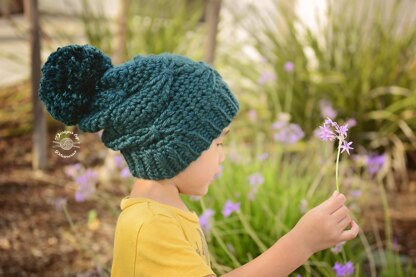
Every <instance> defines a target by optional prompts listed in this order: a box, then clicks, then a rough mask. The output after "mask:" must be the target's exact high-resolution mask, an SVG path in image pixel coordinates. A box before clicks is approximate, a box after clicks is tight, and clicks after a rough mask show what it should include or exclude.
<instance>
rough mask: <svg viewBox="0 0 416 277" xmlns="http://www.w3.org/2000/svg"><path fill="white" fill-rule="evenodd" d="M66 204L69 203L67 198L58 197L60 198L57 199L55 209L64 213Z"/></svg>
mask: <svg viewBox="0 0 416 277" xmlns="http://www.w3.org/2000/svg"><path fill="white" fill-rule="evenodd" d="M66 203H67V199H66V198H62V197H58V198H56V199H55V201H54V203H53V204H54V206H55V209H56V210H57V211H62V210H63V209H64V206H65V205H66Z"/></svg>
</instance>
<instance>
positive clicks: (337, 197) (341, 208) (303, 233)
mask: <svg viewBox="0 0 416 277" xmlns="http://www.w3.org/2000/svg"><path fill="white" fill-rule="evenodd" d="M345 201H346V198H345V196H344V195H343V194H342V193H338V192H337V191H335V192H334V193H333V194H332V196H331V197H330V198H329V199H327V200H325V201H324V202H323V203H322V204H320V205H318V206H316V207H314V208H313V209H311V210H309V211H308V212H307V213H306V214H305V215H304V216H303V217H302V218H301V219H300V220H299V221H298V223H297V224H296V226H295V227H294V228H293V229H292V231H293V232H294V233H296V234H297V236H296V237H297V238H298V239H299V240H301V241H302V242H303V243H304V244H305V247H307V248H308V250H309V251H310V252H311V253H316V252H318V251H321V250H324V249H327V248H330V247H333V246H335V245H336V244H338V243H340V242H342V241H347V240H351V239H353V238H355V237H356V236H357V234H358V231H359V227H358V225H357V223H356V222H355V221H354V220H352V219H351V217H350V216H349V210H348V208H347V207H346V206H345V205H344V204H345ZM350 225H351V229H350V230H344V229H345V228H346V227H347V226H350Z"/></svg>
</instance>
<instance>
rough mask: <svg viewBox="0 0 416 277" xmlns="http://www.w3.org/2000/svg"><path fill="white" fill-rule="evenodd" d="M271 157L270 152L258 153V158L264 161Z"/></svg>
mask: <svg viewBox="0 0 416 277" xmlns="http://www.w3.org/2000/svg"><path fill="white" fill-rule="evenodd" d="M268 157H269V153H267V152H264V153H263V154H260V155H257V159H258V160H259V161H264V160H265V159H267V158H268Z"/></svg>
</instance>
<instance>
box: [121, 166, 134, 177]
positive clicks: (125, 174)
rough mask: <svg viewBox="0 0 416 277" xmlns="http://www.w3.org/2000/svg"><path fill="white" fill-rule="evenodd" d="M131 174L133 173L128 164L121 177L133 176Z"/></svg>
mask: <svg viewBox="0 0 416 277" xmlns="http://www.w3.org/2000/svg"><path fill="white" fill-rule="evenodd" d="M131 176H132V175H131V173H130V170H129V168H128V167H127V166H126V167H125V168H123V169H122V170H121V172H120V177H121V178H128V177H131Z"/></svg>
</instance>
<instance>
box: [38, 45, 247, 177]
mask: <svg viewBox="0 0 416 277" xmlns="http://www.w3.org/2000/svg"><path fill="white" fill-rule="evenodd" d="M39 97H40V99H41V101H42V102H43V103H44V105H45V107H46V109H47V111H48V112H49V113H50V114H51V116H52V117H53V118H55V119H56V120H59V121H61V122H63V123H64V124H66V125H78V126H79V128H80V130H82V131H84V132H98V131H100V130H102V129H103V133H102V136H101V139H102V141H103V143H104V144H105V145H106V146H107V147H109V148H111V149H113V150H115V151H117V150H119V151H120V152H121V154H122V155H123V156H124V158H125V160H126V162H127V165H128V167H129V169H130V172H131V174H132V175H133V176H135V177H138V178H144V179H153V180H159V179H164V178H172V177H174V176H176V175H177V174H178V173H180V172H181V171H183V170H184V169H185V168H186V167H187V166H188V165H189V164H190V163H191V162H193V161H194V160H196V159H197V158H198V157H199V156H200V155H201V154H202V152H203V151H205V150H207V149H208V148H209V147H210V145H211V142H212V140H213V139H215V138H217V137H218V136H219V135H220V134H221V132H222V130H223V129H224V128H225V127H227V126H228V125H229V124H230V123H231V121H232V119H233V118H234V117H235V116H236V115H237V113H238V111H239V103H238V101H237V99H236V97H235V96H234V94H233V93H232V92H231V90H230V88H229V87H228V85H227V84H226V83H225V82H224V80H223V79H222V77H221V75H220V74H219V73H218V72H217V71H216V70H215V69H214V68H213V67H211V66H210V65H209V64H207V63H205V62H202V61H199V62H197V61H193V60H191V59H189V58H187V57H185V56H181V55H177V54H172V53H163V54H159V55H137V56H135V57H133V58H132V59H131V60H129V61H127V62H125V63H123V64H121V65H117V66H113V65H112V63H111V59H110V58H109V57H108V56H106V55H105V54H104V53H103V52H101V51H100V50H99V49H98V48H96V47H94V46H91V45H88V44H86V45H74V44H71V45H67V46H64V47H59V48H58V49H57V50H56V51H55V52H53V53H52V54H50V56H49V57H48V59H47V61H46V62H45V64H44V65H43V67H42V78H41V81H40V90H39Z"/></svg>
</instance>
